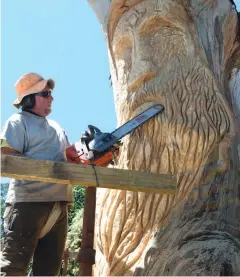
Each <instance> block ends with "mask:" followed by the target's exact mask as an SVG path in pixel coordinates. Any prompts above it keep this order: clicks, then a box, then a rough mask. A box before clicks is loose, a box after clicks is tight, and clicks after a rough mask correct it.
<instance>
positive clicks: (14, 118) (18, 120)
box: [7, 113, 23, 123]
mask: <svg viewBox="0 0 240 277" xmlns="http://www.w3.org/2000/svg"><path fill="white" fill-rule="evenodd" d="M7 121H8V122H15V123H21V122H22V121H23V115H22V113H15V114H13V115H11V116H10V117H9V118H8V120H7Z"/></svg>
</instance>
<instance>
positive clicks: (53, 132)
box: [0, 73, 73, 276]
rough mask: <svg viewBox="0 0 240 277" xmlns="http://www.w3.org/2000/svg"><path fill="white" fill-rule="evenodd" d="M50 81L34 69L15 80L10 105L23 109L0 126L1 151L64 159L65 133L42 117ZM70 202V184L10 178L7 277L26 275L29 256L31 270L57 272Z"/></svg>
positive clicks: (47, 107) (43, 273) (46, 112)
mask: <svg viewBox="0 0 240 277" xmlns="http://www.w3.org/2000/svg"><path fill="white" fill-rule="evenodd" d="M54 85H55V83H54V81H53V80H52V79H48V80H45V79H44V78H43V77H42V76H40V75H38V74H36V73H28V74H25V75H23V76H22V77H21V78H20V79H19V80H18V81H17V82H16V84H15V89H16V92H17V95H18V98H17V100H16V101H15V102H14V103H13V105H14V106H15V107H16V108H21V109H22V111H21V112H19V113H17V114H14V115H12V116H11V117H10V118H9V119H8V120H7V122H6V124H5V125H4V127H3V129H2V131H1V135H0V139H1V154H8V155H17V156H25V157H28V158H32V159H40V160H41V159H42V160H53V161H65V149H66V148H67V147H68V146H69V145H70V144H69V142H68V139H67V136H66V135H65V132H64V130H63V129H62V128H61V127H60V126H59V125H58V124H57V123H56V122H54V121H52V120H48V119H47V118H46V117H47V116H48V115H49V114H50V113H51V105H52V101H53V97H52V90H53V89H54ZM72 202H73V194H72V188H71V186H70V185H65V184H54V183H48V182H37V181H27V180H15V179H11V181H10V184H9V189H8V194H7V199H6V210H5V214H4V229H5V234H4V246H3V249H2V257H1V271H2V272H5V273H6V275H8V276H12V275H14V276H16V275H21V276H22V275H26V274H27V269H28V266H29V263H30V261H31V259H33V264H32V274H33V275H35V276H49V275H58V273H59V271H60V267H61V262H62V257H63V252H64V246H65V240H66V235H67V226H68V217H67V206H68V204H71V203H72Z"/></svg>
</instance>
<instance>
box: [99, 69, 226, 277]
mask: <svg viewBox="0 0 240 277" xmlns="http://www.w3.org/2000/svg"><path fill="white" fill-rule="evenodd" d="M200 70H202V72H203V73H205V71H204V69H202V68H200V69H198V80H195V82H193V84H192V87H191V88H190V89H192V90H190V91H189V88H186V87H185V86H184V82H183V80H181V79H179V78H178V79H176V80H174V79H173V80H172V88H168V92H167V93H166V94H165V96H164V97H165V101H164V106H165V111H164V113H163V114H160V115H158V116H156V117H155V118H153V119H151V120H150V121H149V122H147V123H145V124H144V125H143V126H142V127H140V128H139V129H137V130H135V131H134V132H133V133H131V134H130V135H129V136H127V137H126V138H125V139H124V140H123V146H122V148H121V155H120V158H119V162H118V168H123V169H129V170H138V171H147V172H154V173H170V174H174V175H175V176H176V177H177V184H176V185H177V190H176V194H175V195H174V196H172V195H163V194H158V193H147V192H146V193H145V192H131V191H119V190H106V192H105V194H104V195H102V199H101V200H100V201H101V206H100V210H99V216H98V228H99V230H97V233H98V238H97V245H98V248H99V250H100V251H101V252H102V253H103V255H104V256H105V258H106V260H107V264H108V269H106V270H107V271H106V272H105V274H109V275H123V274H126V273H127V270H128V269H130V268H131V267H132V266H134V264H135V263H136V262H137V261H138V260H139V258H140V256H141V255H142V254H143V251H144V249H145V248H146V245H147V243H148V242H149V239H150V236H151V234H152V232H153V230H154V229H155V228H156V227H157V226H159V224H161V222H163V220H164V219H165V218H166V217H167V216H168V215H169V213H170V211H171V209H172V207H173V206H174V205H175V204H176V203H179V202H181V201H183V200H184V199H186V198H187V197H188V196H189V193H190V192H191V190H192V189H193V188H194V186H196V185H198V184H199V182H200V179H201V176H202V171H203V167H204V165H205V164H206V162H207V159H208V157H209V155H210V153H211V152H212V150H213V149H214V148H215V147H216V145H217V144H218V143H219V141H220V140H221V139H222V137H224V135H225V134H226V133H227V132H229V129H230V120H229V117H228V114H227V111H226V109H225V108H224V105H223V103H222V102H221V100H220V98H219V97H218V92H216V87H215V86H214V85H213V86H212V87H209V82H208V81H209V80H204V77H206V76H207V77H206V78H209V75H208V74H205V75H204V74H203V76H202V78H201V76H200ZM192 72H193V73H192V75H193V77H194V71H192ZM183 73H186V72H183ZM187 74H189V75H190V74H191V72H188V73H187ZM183 75H184V74H183ZM188 77H189V76H188ZM183 78H184V76H183ZM198 81H199V82H200V84H198ZM204 81H205V86H203V85H202V83H204ZM154 82H155V88H154V85H153V83H149V88H148V87H147V86H148V84H145V91H146V95H144V93H143V94H142V96H141V98H140V97H139V98H138V99H142V100H143V99H144V101H148V100H153V99H154V98H155V99H156V102H158V101H157V99H159V96H158V92H159V89H160V88H161V84H162V82H161V84H159V83H158V81H157V80H154ZM212 83H214V81H213V80H212ZM196 88H197V89H196ZM206 88H207V90H206ZM149 92H151V93H149ZM162 92H164V89H162ZM131 97H133V96H131ZM144 101H143V102H144ZM133 102H134V101H132V103H133ZM143 102H141V101H139V103H138V104H139V105H141V104H142V103H143ZM134 103H135V102H134ZM135 105H136V106H137V104H135ZM124 108H126V109H128V108H129V107H127V105H126V104H125V106H124V107H122V110H123V112H122V113H121V114H120V116H122V118H120V122H126V121H127V120H129V114H128V113H127V112H124Z"/></svg>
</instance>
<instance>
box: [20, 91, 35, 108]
mask: <svg viewBox="0 0 240 277" xmlns="http://www.w3.org/2000/svg"><path fill="white" fill-rule="evenodd" d="M20 106H21V108H22V110H30V109H32V108H33V107H34V106H35V95H34V94H30V95H27V96H25V97H24V98H23V99H22V101H21V103H20Z"/></svg>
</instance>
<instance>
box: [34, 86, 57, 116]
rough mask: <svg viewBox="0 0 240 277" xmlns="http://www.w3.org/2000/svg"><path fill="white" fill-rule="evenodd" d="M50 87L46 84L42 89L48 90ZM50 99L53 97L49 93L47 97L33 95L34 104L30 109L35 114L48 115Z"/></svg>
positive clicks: (50, 104) (50, 109)
mask: <svg viewBox="0 0 240 277" xmlns="http://www.w3.org/2000/svg"><path fill="white" fill-rule="evenodd" d="M49 90H50V88H49V87H48V86H46V87H45V88H44V89H43V90H42V91H49ZM52 101H53V97H52V96H51V95H49V97H47V98H46V97H42V96H38V95H36V96H35V106H34V107H33V109H32V111H33V112H35V113H36V114H38V115H40V116H42V117H46V116H48V115H49V114H50V113H51V111H52V108H51V106H52Z"/></svg>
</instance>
